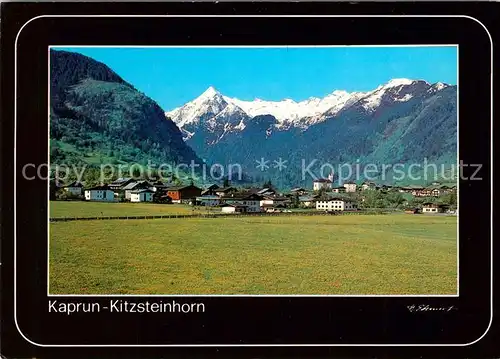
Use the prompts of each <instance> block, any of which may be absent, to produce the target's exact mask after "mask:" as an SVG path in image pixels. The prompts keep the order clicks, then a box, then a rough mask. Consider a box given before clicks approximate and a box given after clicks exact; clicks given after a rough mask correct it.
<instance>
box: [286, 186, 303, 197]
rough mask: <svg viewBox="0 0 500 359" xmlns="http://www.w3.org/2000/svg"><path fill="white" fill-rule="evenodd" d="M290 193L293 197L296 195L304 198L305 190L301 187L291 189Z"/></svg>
mask: <svg viewBox="0 0 500 359" xmlns="http://www.w3.org/2000/svg"><path fill="white" fill-rule="evenodd" d="M290 192H291V193H292V194H294V195H295V194H297V195H299V196H304V195H306V194H307V190H306V189H304V188H302V187H297V188H293V189H292V190H291V191H290Z"/></svg>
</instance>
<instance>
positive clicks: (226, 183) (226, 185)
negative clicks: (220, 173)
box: [222, 178, 231, 187]
mask: <svg viewBox="0 0 500 359" xmlns="http://www.w3.org/2000/svg"><path fill="white" fill-rule="evenodd" d="M230 185H231V183H230V182H229V179H228V178H224V183H223V184H222V187H229V186H230Z"/></svg>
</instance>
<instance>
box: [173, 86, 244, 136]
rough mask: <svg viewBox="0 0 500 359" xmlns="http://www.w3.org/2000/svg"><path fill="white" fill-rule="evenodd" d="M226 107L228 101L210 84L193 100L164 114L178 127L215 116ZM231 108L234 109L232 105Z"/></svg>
mask: <svg viewBox="0 0 500 359" xmlns="http://www.w3.org/2000/svg"><path fill="white" fill-rule="evenodd" d="M227 107H228V103H227V102H226V101H225V100H224V97H223V96H222V95H221V93H220V92H219V91H217V90H216V89H215V88H213V87H212V86H210V87H209V88H208V89H206V90H205V92H203V93H202V94H201V95H200V96H198V97H197V98H196V99H194V100H193V101H191V102H188V103H186V104H185V105H184V106H182V107H178V108H176V109H173V110H172V111H169V112H166V113H165V115H166V116H167V117H170V118H171V119H172V121H174V122H175V123H176V124H177V126H178V127H180V128H182V127H184V126H185V125H187V124H193V123H198V122H199V121H200V119H201V118H207V117H213V116H217V115H218V114H220V113H221V112H222V111H223V110H225V109H226V108H227ZM232 108H233V109H235V110H236V108H235V107H234V106H232ZM226 114H227V111H226Z"/></svg>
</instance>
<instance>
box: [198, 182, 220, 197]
mask: <svg viewBox="0 0 500 359" xmlns="http://www.w3.org/2000/svg"><path fill="white" fill-rule="evenodd" d="M219 188H220V187H219V186H218V185H216V184H212V185H210V186H208V187H206V188H205V189H204V190H203V191H201V195H202V196H215V195H217V193H216V192H217V190H218V189H219Z"/></svg>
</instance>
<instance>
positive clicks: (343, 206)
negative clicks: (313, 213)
mask: <svg viewBox="0 0 500 359" xmlns="http://www.w3.org/2000/svg"><path fill="white" fill-rule="evenodd" d="M316 209H317V210H318V211H357V210H358V206H357V204H356V203H354V202H351V201H349V200H345V199H340V198H335V199H330V200H328V201H317V202H316Z"/></svg>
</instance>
